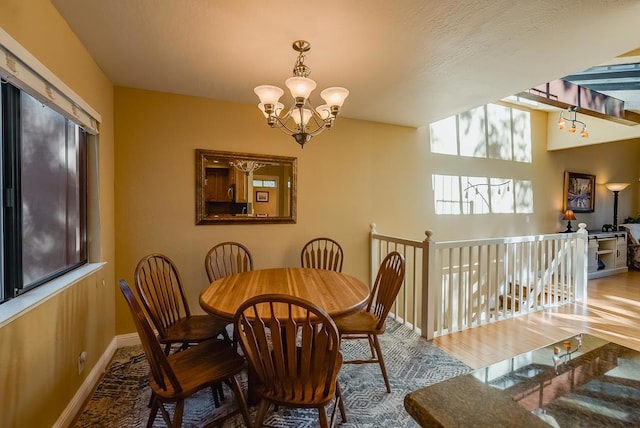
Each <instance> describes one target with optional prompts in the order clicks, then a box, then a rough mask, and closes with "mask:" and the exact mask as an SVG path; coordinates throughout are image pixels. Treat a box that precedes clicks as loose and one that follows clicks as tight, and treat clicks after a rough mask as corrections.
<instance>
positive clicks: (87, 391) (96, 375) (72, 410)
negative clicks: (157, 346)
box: [53, 333, 140, 428]
mask: <svg viewBox="0 0 640 428" xmlns="http://www.w3.org/2000/svg"><path fill="white" fill-rule="evenodd" d="M138 344H140V337H139V336H138V333H131V334H123V335H120V336H116V337H114V338H113V340H112V341H111V343H109V346H107V349H105V351H104V353H103V354H102V356H101V357H100V358H99V359H98V362H97V363H96V365H95V366H93V368H92V369H91V372H90V373H89V375H88V376H87V377H86V378H85V380H84V382H83V383H82V385H80V388H78V391H77V392H76V394H75V395H74V396H73V398H72V399H71V401H70V402H69V404H68V405H67V407H66V408H65V409H64V411H63V412H62V414H61V415H60V417H59V418H58V420H57V421H56V423H55V424H53V427H54V428H63V427H68V426H70V425H71V422H73V419H74V418H75V417H76V415H77V414H78V413H79V412H80V410H82V406H83V405H84V403H85V401H86V400H87V398H89V396H90V395H91V393H92V392H93V389H94V388H95V387H96V385H97V384H98V382H100V379H101V378H102V375H103V374H104V372H105V371H106V369H107V366H108V365H109V362H110V361H111V358H113V355H114V354H115V353H116V350H117V349H118V348H122V347H124V346H133V345H138Z"/></svg>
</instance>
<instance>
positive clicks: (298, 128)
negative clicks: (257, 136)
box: [253, 40, 349, 148]
mask: <svg viewBox="0 0 640 428" xmlns="http://www.w3.org/2000/svg"><path fill="white" fill-rule="evenodd" d="M293 50H295V51H296V52H298V59H297V60H296V63H295V65H294V67H293V77H289V78H288V79H287V80H286V81H285V85H286V86H287V88H289V92H291V96H292V97H293V99H294V104H293V105H292V106H291V107H290V108H289V110H288V111H287V112H286V113H283V111H284V104H282V103H281V102H279V99H280V97H281V96H282V95H283V94H284V91H283V90H282V89H280V88H279V87H277V86H271V85H261V86H257V87H256V88H255V89H254V90H253V91H254V92H255V93H256V95H257V96H258V97H259V98H260V104H258V108H259V109H260V111H262V113H263V114H264V116H265V117H266V118H267V124H268V125H269V126H270V127H272V128H278V129H280V130H281V131H282V132H284V133H285V134H287V135H291V136H292V137H293V138H294V139H295V140H296V142H297V143H298V144H300V147H302V148H304V145H305V144H306V143H308V142H309V141H310V140H311V138H312V137H313V136H315V135H318V134H319V133H321V132H322V131H324V130H325V129H331V127H332V126H333V122H334V121H335V119H336V117H337V116H338V113H339V112H340V107H342V104H343V103H344V100H345V99H346V98H347V96H348V95H349V91H348V90H347V89H345V88H340V87H332V88H327V89H325V90H323V91H322V92H320V96H321V97H322V99H323V100H324V102H325V103H326V104H323V105H321V106H318V107H316V108H313V106H312V105H311V103H310V102H309V96H310V95H311V92H312V91H313V90H314V89H315V88H316V82H314V81H313V80H312V79H309V77H308V76H309V74H310V73H311V69H310V68H309V67H307V66H306V65H305V63H304V54H305V53H306V52H309V50H311V45H310V44H309V42H307V41H305V40H296V41H295V42H293Z"/></svg>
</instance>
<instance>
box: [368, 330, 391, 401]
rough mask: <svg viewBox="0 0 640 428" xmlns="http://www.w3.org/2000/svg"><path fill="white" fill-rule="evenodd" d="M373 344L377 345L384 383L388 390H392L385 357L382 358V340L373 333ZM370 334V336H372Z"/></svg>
mask: <svg viewBox="0 0 640 428" xmlns="http://www.w3.org/2000/svg"><path fill="white" fill-rule="evenodd" d="M371 336H373V344H374V346H375V347H376V353H377V354H378V363H379V364H380V370H382V377H383V378H384V384H385V385H386V387H387V392H389V393H390V392H391V385H389V376H387V368H386V367H385V365H384V358H382V349H380V342H379V341H378V336H377V335H375V334H373V335H371ZM371 336H370V337H371Z"/></svg>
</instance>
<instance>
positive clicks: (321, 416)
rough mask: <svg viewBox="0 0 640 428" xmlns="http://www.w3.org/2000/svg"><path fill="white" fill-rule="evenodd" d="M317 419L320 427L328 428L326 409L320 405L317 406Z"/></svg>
mask: <svg viewBox="0 0 640 428" xmlns="http://www.w3.org/2000/svg"><path fill="white" fill-rule="evenodd" d="M318 421H319V422H320V427H321V428H329V420H328V419H327V409H326V408H325V407H324V406H322V407H318Z"/></svg>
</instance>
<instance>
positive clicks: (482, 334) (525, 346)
mask: <svg viewBox="0 0 640 428" xmlns="http://www.w3.org/2000/svg"><path fill="white" fill-rule="evenodd" d="M587 293H588V299H587V304H586V305H585V304H582V303H576V304H573V305H566V306H563V307H560V308H555V309H550V310H547V311H541V312H536V313H533V314H529V315H526V316H522V317H517V318H512V319H509V320H505V321H500V322H496V323H493V324H489V325H485V326H481V327H476V328H472V329H469V330H464V331H460V332H457V333H453V334H449V335H446V336H442V337H437V338H435V339H434V340H433V343H434V344H436V345H437V346H439V347H440V348H442V349H444V350H445V351H447V352H448V353H450V354H451V355H453V356H454V357H456V358H458V359H459V360H461V361H462V362H464V363H465V364H467V365H468V366H470V367H472V368H481V367H484V366H486V365H488V364H492V363H495V362H498V361H501V360H503V359H505V358H507V357H510V356H513V355H517V354H521V353H523V352H526V351H530V350H532V349H534V348H539V347H542V346H545V345H548V344H550V343H553V342H556V341H559V340H562V339H564V338H565V337H567V336H570V335H573V334H575V333H579V332H583V333H589V334H592V335H594V336H599V337H601V338H603V339H607V340H610V341H612V342H616V343H618V344H620V345H623V346H626V347H628V348H632V349H635V350H637V351H640V271H630V272H628V273H622V274H618V275H612V276H608V277H604V278H599V279H592V280H589V284H588V292H587Z"/></svg>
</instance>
